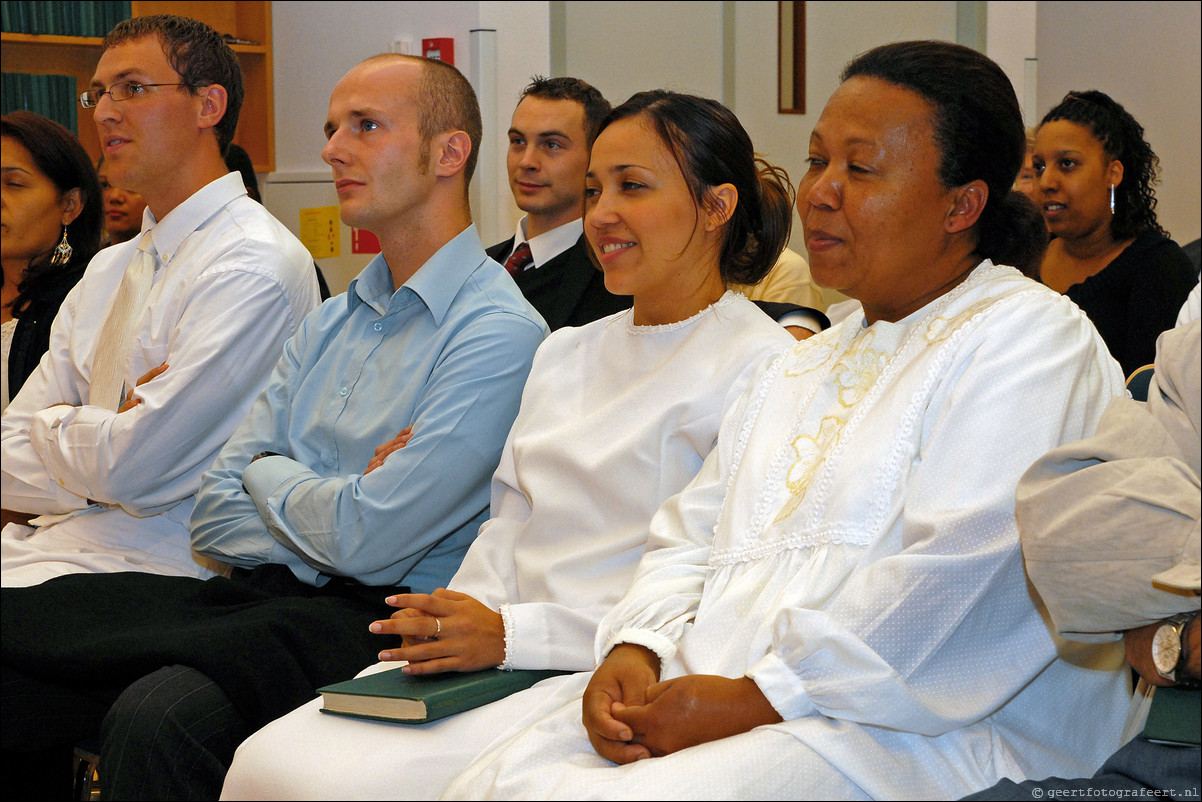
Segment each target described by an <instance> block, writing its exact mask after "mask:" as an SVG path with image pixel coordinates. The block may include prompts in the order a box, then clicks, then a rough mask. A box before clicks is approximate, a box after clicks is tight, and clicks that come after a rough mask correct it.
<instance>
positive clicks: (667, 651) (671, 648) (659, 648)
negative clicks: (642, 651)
mask: <svg viewBox="0 0 1202 802" xmlns="http://www.w3.org/2000/svg"><path fill="white" fill-rule="evenodd" d="M623 643H631V644H634V645H635V646H642V647H643V648H646V649H650V650H651V651H653V652H655V656H656V657H658V658H659V665H660V670H661V671H662V670H663V667H664V666H665V665H667V663H668V661H669V660H671V659H672V658H673V657H675V656H676V644H675V643H673V642H672V641H671V640H669V639H668V638H665V637H664V636H663V635H660V634H659V633H658V632H652V631H651V630H649V629H633V628H632V629H623V630H621V631H619V632H618V634H616V635H614V636H613V637H612V638H610V639H609V642H608V643H606V644H605V646H604V647H603V648H602V649H601V651H600V653H599V655H598V660H597V664H598V665H600V664H601V661H602V660H604V659H605V658H606V656H608V655H609V653H610V652H611V651H613V650H614V648H616V647H618V646H621V645H622V644H623Z"/></svg>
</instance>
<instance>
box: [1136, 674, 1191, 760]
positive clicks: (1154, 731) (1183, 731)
mask: <svg viewBox="0 0 1202 802" xmlns="http://www.w3.org/2000/svg"><path fill="white" fill-rule="evenodd" d="M1200 724H1202V691H1199V690H1197V689H1194V690H1187V689H1185V688H1174V687H1168V688H1157V689H1156V691H1155V692H1154V693H1153V694H1152V706H1151V707H1150V708H1148V721H1147V723H1145V724H1144V737H1145V738H1147V739H1148V740H1149V741H1153V742H1155V743H1162V744H1176V745H1179V746H1198V743H1199V741H1200V740H1202V733H1200V732H1199V727H1200Z"/></svg>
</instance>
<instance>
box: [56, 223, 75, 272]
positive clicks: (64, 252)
mask: <svg viewBox="0 0 1202 802" xmlns="http://www.w3.org/2000/svg"><path fill="white" fill-rule="evenodd" d="M73 250H74V249H73V248H72V247H71V243H69V242H67V227H66V226H63V238H62V239H61V240H59V243H58V247H56V248H55V249H54V255H53V256H51V257H50V264H52V265H55V266H56V267H57V266H60V265H65V264H66V263H67V262H70V261H71V252H72V251H73Z"/></svg>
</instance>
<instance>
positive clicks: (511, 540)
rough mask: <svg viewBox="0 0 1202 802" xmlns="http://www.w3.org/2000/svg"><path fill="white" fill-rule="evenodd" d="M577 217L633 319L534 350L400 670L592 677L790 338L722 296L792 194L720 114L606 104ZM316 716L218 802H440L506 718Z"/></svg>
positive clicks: (246, 749)
mask: <svg viewBox="0 0 1202 802" xmlns="http://www.w3.org/2000/svg"><path fill="white" fill-rule="evenodd" d="M584 203H585V216H584V223H585V232H586V234H587V236H588V239H589V242H590V243H591V245H592V248H593V250H594V252H595V253H596V255H597V258H598V261H599V262H600V265H601V268H602V270H604V272H605V284H606V287H607V288H608V289H609V290H610V292H613V293H615V294H619V295H631V296H633V300H634V304H633V308H632V309H631V310H629V311H626V312H622V313H620V314H617V315H614V316H612V317H609V318H604V319H602V320H599V321H597V322H595V323H592V324H589V325H587V326H583V327H580V328H565V329H561V330H559V331H557V332H555V333H554V334H552V335H551V336H550V337H549V338H548V339H547V341H546V342H545V343H544V344H543V345H542V346H541V347H540V349H539V351H538V353H537V355H536V356H535V359H534V366H533V368H532V369H531V372H530V377H529V379H528V381H527V384H526V388H525V392H524V394H523V397H522V406H521V410H520V412H519V413H518V417H517V420H516V421H515V423H514V426H513V429H512V431H511V433H510V437H509V441H508V442H507V443H506V446H505V450H504V452H503V454H502V457H501V464H500V467H499V468H498V470H497V472H496V475H495V477H494V480H493V495H492V517H491V519H490V520H489V521H488V523H486V524H485V525H484V526H483V527H482V528H481V530H480V535H479V537H478V538H477V540H476V542H475V543H474V544H473V545H472V547H471V549H470V550H469V551H468V554H467V557H466V558H465V560H464V563H463V566H462V567H461V569H460V570H459V572H458V573H457V574H456V575H455V577H454V578H453V580H452V581H451V583H450V589H448V590H439V591H436V592H435V593H434V594H433V595H429V596H427V595H403V596H397V597H392V598H391V599H390V600H389V603H390V604H393V605H395V606H397V607H400V608H402V609H401V610H399V611H398V612H397V613H395V614H394V615H393V617H392V618H391V619H390V620H387V621H379V622H376V623H375V624H374V625H373V630H374V631H376V632H381V633H393V634H399V635H403V636H404V637H405V643H404V645H403V647H402V648H400V649H393V650H388V651H385V652H383V653H382V654H381V658H382V659H383V660H385V661H409V662H408V665H407V666H406V667H405V669H404V670H405V671H407V672H410V673H421V674H424V673H431V672H437V671H468V670H473V669H482V668H486V667H489V666H498V665H499V666H501V667H502V668H511V667H512V668H555V669H567V670H572V671H584V670H588V669H591V668H592V667H593V665H594V660H593V638H594V635H595V633H596V629H597V624H598V622H599V621H600V619H601V617H602V616H603V615H604V614H605V612H606V611H607V610H608V609H609V608H610V607H611V606H612V605H613V604H614V602H616V601H617V600H618V598H620V596H621V594H622V592H623V591H624V590H625V588H626V586H627V585H628V584H629V582H630V578H631V577H632V576H633V574H634V568H635V565H636V564H637V562H638V559H639V557H640V556H641V555H642V553H643V546H644V544H645V543H646V538H647V530H648V526H649V522H650V520H651V517H652V515H653V514H654V513H655V511H656V509H657V508H658V507H659V505H660V504H661V503H662V502H663V501H664V500H665V499H666V498H667V497H668V496H670V495H672V494H673V493H676V492H678V491H679V490H680V489H681V488H683V487H684V485H685V484H686V483H687V482H688V481H689V479H691V478H692V477H693V476H694V475H695V474H696V473H697V470H698V469H699V468H700V467H701V462H702V460H703V459H704V458H705V456H706V454H708V453H709V451H710V449H711V448H712V446H713V444H714V441H715V438H716V437H717V432H718V424H719V422H720V420H721V418H722V416H723V415H724V414H725V412H726V411H727V410H728V409H729V407H730V406H731V405H732V404H733V403H734V401H735V399H737V398H738V397H739V395H740V392H741V390H742V388H743V387H745V386H746V384H747V382H748V380H749V379H750V376H751V375H752V373H753V372H754V369H755V368H756V367H757V366H758V365H759V364H760V363H762V362H763V361H764V360H765V359H767V358H768V357H770V356H771V355H772V354H773V353H776V352H778V351H781V350H783V349H785V348H788V347H790V346H791V345H792V343H793V342H794V341H793V338H792V337H791V336H790V335H789V334H788V333H787V332H786V331H785V329H784V328H782V327H781V326H779V325H778V324H777V323H775V322H774V321H773V320H772V319H771V318H770V317H768V316H767V315H765V314H764V313H763V312H761V311H760V310H759V309H758V308H757V307H756V306H755V305H753V304H752V303H751V302H750V301H748V300H747V299H746V298H744V297H743V296H741V295H738V294H736V293H733V292H727V291H726V290H725V286H724V284H725V282H726V281H732V282H739V283H755V282H756V281H758V280H759V279H760V278H762V277H763V276H764V275H766V274H767V272H768V270H769V269H771V267H772V265H773V263H774V262H775V261H776V258H777V255H778V254H779V253H780V252H781V249H782V248H783V247H784V245H785V242H786V241H787V239H788V235H789V229H790V222H791V218H792V208H791V207H792V202H791V188H790V187H789V184H788V178H787V176H784V175H783V174H780V173H778V172H777V171H776V170H775V169H773V168H770V167H769V166H768V165H766V164H764V163H757V160H756V158H755V153H754V149H753V147H752V144H751V140H750V139H749V138H748V136H747V133H746V132H745V131H744V130H743V127H742V126H741V125H740V124H739V122H738V120H737V119H736V118H735V117H734V115H733V114H732V113H731V112H730V111H729V110H727V109H726V108H724V107H723V106H722V105H721V104H719V103H717V102H715V101H711V100H706V99H702V98H696V97H691V96H687V95H678V94H674V93H668V92H647V93H641V94H639V95H636V96H634V97H633V98H631V99H630V100H628V101H627V102H626V103H624V104H623V105H622V106H620V107H618V108H617V109H615V110H614V111H613V112H612V113H611V115H610V116H609V117H608V118H607V119H606V121H605V122H604V123H603V127H602V130H601V133H600V134H599V136H598V138H597V140H596V142H595V144H594V146H593V151H592V158H591V162H590V166H589V173H588V177H587V182H586V191H585V198H584ZM381 456H382V457H384V458H386V456H387V455H386V454H382V455H381ZM435 635H436V636H437V637H436V638H434V637H432V636H435ZM397 665H399V663H396V662H385V663H383V664H382V665H381V666H378V667H377V668H381V667H382V668H392V667H396V666H397ZM540 692H542V689H540V688H539V687H536V688H532V689H530V690H529V691H526V692H524V693H522V694H518V695H517V696H516V697H513V699H515V700H517V699H524V700H526V701H524V702H518V704H519V705H522V704H532V702H530V701H529V700H530V699H531V698H536V697H537V695H538V694H539V693H540ZM317 707H318V705H317V704H313V705H309V706H307V707H304V708H301V709H300V710H298V711H295V712H294V713H292V714H290V715H288V716H286V717H284V718H283V719H281V720H279V721H276V722H274V723H273V724H271V725H269V726H268V727H266V728H265V729H264V730H262V731H261V732H259V733H258V734H256V735H255V736H253V737H252V738H251V739H249V740H248V741H247V742H246V743H245V744H243V746H242V747H241V749H240V750H239V752H238V754H237V756H236V757H235V759H234V764H233V767H232V768H231V769H230V772H229V775H228V777H227V780H226V785H225V790H224V796H225V797H226V798H248V797H261V798H266V799H282V798H291V797H304V798H330V799H332V798H345V797H348V796H350V797H357V798H366V797H373V796H374V797H382V798H389V797H396V796H403V797H405V798H409V799H416V798H427V797H431V796H437V795H438V793H439V792H440V791H441V790H442V789H443V787H444V786H445V785H446V783H447V782H449V781H450V780H451V779H452V778H453V777H454V776H455V774H457V773H458V771H459V770H461V769H462V768H463V767H465V766H466V765H467V764H468V762H469V761H470V760H471V759H472V758H474V757H475V756H476V755H478V754H479V753H480V752H481V751H482V750H483V748H484V747H485V746H486V745H487V744H488V742H489V741H490V740H491V735H492V733H493V732H495V731H497V730H499V729H502V728H503V727H504V726H506V725H508V724H509V723H511V722H512V715H511V714H510V713H507V712H504V709H503V708H501V707H500V706H499V705H498V704H493V705H488V706H486V707H484V708H479V709H476V710H471V711H468V712H466V713H463V714H460V715H459V716H455V717H452V718H450V719H446V720H443V721H438V722H433V723H431V724H428V725H423V726H420V727H409V726H404V725H390V724H381V723H378V722H367V721H356V720H349V719H343V718H338V717H333V716H322V715H320V714H319V712H318V710H317Z"/></svg>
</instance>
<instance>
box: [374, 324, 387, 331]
mask: <svg viewBox="0 0 1202 802" xmlns="http://www.w3.org/2000/svg"><path fill="white" fill-rule="evenodd" d="M372 328H373V329H375V330H376V331H383V330H384V324H383V323H377V324H376V325H374V326H372Z"/></svg>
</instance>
